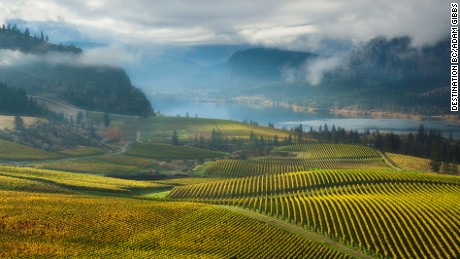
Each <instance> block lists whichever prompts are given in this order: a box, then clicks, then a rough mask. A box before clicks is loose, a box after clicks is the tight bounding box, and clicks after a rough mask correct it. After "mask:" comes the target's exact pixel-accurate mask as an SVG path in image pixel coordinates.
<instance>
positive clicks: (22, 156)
mask: <svg viewBox="0 0 460 259" xmlns="http://www.w3.org/2000/svg"><path fill="white" fill-rule="evenodd" d="M59 157H63V155H61V154H57V153H52V152H48V151H44V150H41V149H38V148H33V147H29V146H25V145H21V144H18V143H15V142H11V141H7V140H2V139H0V160H38V159H51V158H59Z"/></svg>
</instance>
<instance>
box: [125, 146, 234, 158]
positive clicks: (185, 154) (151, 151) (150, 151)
mask: <svg viewBox="0 0 460 259" xmlns="http://www.w3.org/2000/svg"><path fill="white" fill-rule="evenodd" d="M126 154H127V155H131V156H140V157H148V158H156V159H199V158H201V159H210V158H216V157H222V156H225V155H226V154H225V153H222V152H216V151H211V150H208V149H203V148H196V147H187V146H174V145H170V144H159V143H134V144H133V145H132V147H131V148H130V149H129V150H128V152H126Z"/></svg>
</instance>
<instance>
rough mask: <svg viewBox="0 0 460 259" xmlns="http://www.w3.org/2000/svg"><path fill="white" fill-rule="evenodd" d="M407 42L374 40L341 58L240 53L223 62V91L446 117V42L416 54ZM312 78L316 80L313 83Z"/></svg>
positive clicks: (316, 104)
mask: <svg viewBox="0 0 460 259" xmlns="http://www.w3.org/2000/svg"><path fill="white" fill-rule="evenodd" d="M410 43H411V40H410V39H409V38H407V37H400V38H394V39H385V38H383V37H378V38H374V39H372V40H370V41H368V42H366V43H364V44H362V45H360V46H357V47H356V48H355V49H354V50H353V51H352V52H351V53H350V54H349V55H348V56H346V57H341V58H337V57H334V56H327V57H324V56H321V55H316V54H312V53H302V52H292V51H283V50H273V49H250V50H247V51H240V52H237V53H235V54H234V55H233V56H232V57H231V58H230V59H229V61H228V71H227V78H228V86H229V88H233V89H237V90H238V91H237V93H236V94H235V95H245V96H253V95H258V96H263V97H265V98H267V99H271V100H275V101H280V102H285V103H291V104H297V105H302V106H307V107H314V108H318V109H358V110H384V111H391V112H405V113H416V114H424V115H434V114H444V113H447V112H448V111H449V109H450V106H449V91H450V90H449V88H448V86H449V80H450V76H449V71H450V70H449V59H448V58H446V57H448V55H449V46H450V45H449V42H448V41H442V42H440V43H438V44H436V45H435V46H431V47H424V48H421V49H416V48H413V47H411V45H410ZM331 60H333V61H334V62H333V63H331V62H330V61H331ZM286 71H287V72H289V73H286ZM313 76H317V79H318V78H319V79H318V80H317V82H316V83H313V80H311V77H313Z"/></svg>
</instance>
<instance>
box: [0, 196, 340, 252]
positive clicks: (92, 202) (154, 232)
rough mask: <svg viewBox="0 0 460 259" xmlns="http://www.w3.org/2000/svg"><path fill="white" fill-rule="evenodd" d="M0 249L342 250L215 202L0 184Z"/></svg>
mask: <svg viewBox="0 0 460 259" xmlns="http://www.w3.org/2000/svg"><path fill="white" fill-rule="evenodd" d="M0 216H1V219H0V226H1V231H2V235H0V248H1V249H0V257H2V258H11V257H49V256H53V257H61V258H62V257H65V258H232V257H234V258H268V257H270V258H286V257H289V258H294V257H295V258H347V256H345V255H342V254H340V253H338V252H336V251H334V250H331V249H328V248H326V247H324V246H322V245H320V244H316V243H313V242H310V241H307V240H305V239H303V238H301V237H298V236H295V235H291V234H288V233H287V232H284V231H282V230H279V229H277V228H275V227H272V226H270V225H268V224H265V223H262V222H260V221H257V220H254V219H250V218H248V217H246V216H243V215H240V214H237V213H235V212H231V211H228V210H225V209H221V208H215V207H212V206H209V205H203V204H195V203H183V202H152V201H145V200H133V199H121V198H101V197H88V196H70V195H58V194H53V195H50V194H34V193H17V192H8V191H1V192H0Z"/></svg>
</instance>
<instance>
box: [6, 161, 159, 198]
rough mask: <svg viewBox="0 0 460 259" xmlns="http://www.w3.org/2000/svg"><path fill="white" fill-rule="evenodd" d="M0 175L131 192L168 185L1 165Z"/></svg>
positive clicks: (56, 183) (70, 186)
mask: <svg viewBox="0 0 460 259" xmlns="http://www.w3.org/2000/svg"><path fill="white" fill-rule="evenodd" d="M0 176H7V177H13V178H18V179H26V180H31V181H36V182H41V183H44V182H45V183H49V184H53V185H57V186H60V187H64V188H70V189H76V190H89V191H104V192H120V193H129V192H131V191H133V190H143V189H144V190H152V189H162V188H165V187H167V186H166V185H162V184H158V183H152V182H140V181H132V180H122V179H116V178H109V177H104V176H98V175H88V174H79V173H69V172H62V171H51V170H41V169H32V168H18V167H7V166H0Z"/></svg>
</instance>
